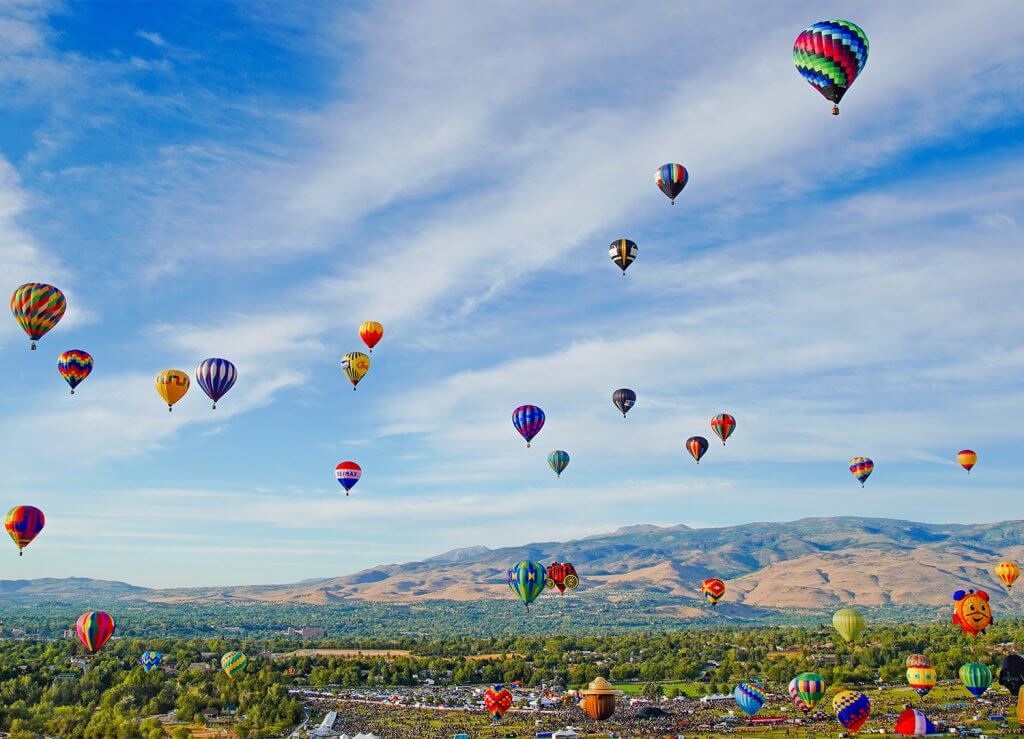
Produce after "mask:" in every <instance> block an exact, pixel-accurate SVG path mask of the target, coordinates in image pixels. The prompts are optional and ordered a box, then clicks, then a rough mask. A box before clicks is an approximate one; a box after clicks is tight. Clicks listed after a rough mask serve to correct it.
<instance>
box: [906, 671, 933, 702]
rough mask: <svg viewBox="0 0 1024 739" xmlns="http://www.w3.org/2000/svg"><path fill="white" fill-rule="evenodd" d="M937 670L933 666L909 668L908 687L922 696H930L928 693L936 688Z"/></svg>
mask: <svg viewBox="0 0 1024 739" xmlns="http://www.w3.org/2000/svg"><path fill="white" fill-rule="evenodd" d="M935 681H936V675H935V668H934V667H932V666H931V665H917V666H914V667H908V668H907V685H909V686H910V687H911V688H913V689H914V691H915V692H916V693H917V694H918V695H921V696H924V695H928V692H929V691H930V690H931V689H932V688H934V687H935Z"/></svg>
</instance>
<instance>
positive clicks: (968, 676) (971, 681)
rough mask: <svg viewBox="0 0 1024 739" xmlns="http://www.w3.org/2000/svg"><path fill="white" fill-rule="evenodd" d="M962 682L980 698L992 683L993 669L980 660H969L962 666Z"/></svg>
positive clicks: (970, 691) (968, 690) (972, 693)
mask: <svg viewBox="0 0 1024 739" xmlns="http://www.w3.org/2000/svg"><path fill="white" fill-rule="evenodd" d="M960 682H962V683H963V684H964V687H965V688H967V692H968V693H970V694H971V695H973V696H974V697H975V698H980V697H981V696H982V694H983V693H984V692H985V691H986V690H988V686H989V685H991V684H992V670H991V669H989V666H988V665H983V664H981V663H980V662H968V663H967V664H965V665H962V666H961V667H960Z"/></svg>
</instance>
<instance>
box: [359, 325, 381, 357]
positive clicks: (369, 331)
mask: <svg viewBox="0 0 1024 739" xmlns="http://www.w3.org/2000/svg"><path fill="white" fill-rule="evenodd" d="M359 338H360V339H362V340H363V343H364V344H366V347H367V348H368V349H369V350H370V351H371V352H372V351H373V347H375V346H377V343H378V342H379V341H380V340H381V339H382V338H384V327H383V326H382V325H381V324H379V323H377V322H376V321H366V322H365V323H364V324H363V325H362V326H360V327H359Z"/></svg>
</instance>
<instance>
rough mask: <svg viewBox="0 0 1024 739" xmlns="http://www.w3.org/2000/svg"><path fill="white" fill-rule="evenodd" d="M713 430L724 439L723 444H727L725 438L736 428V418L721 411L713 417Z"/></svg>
mask: <svg viewBox="0 0 1024 739" xmlns="http://www.w3.org/2000/svg"><path fill="white" fill-rule="evenodd" d="M711 430H712V431H714V432H715V434H717V435H718V438H719V439H721V440H722V446H725V440H726V439H728V438H729V437H730V436H732V432H733V431H735V430H736V419H735V418H733V417H732V416H730V415H729V414H728V413H719V414H718V415H717V416H715V417H714V418H712V419H711Z"/></svg>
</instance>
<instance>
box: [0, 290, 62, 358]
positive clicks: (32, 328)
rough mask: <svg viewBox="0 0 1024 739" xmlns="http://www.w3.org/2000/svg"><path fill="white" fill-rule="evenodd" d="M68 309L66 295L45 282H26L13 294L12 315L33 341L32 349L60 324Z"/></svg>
mask: <svg viewBox="0 0 1024 739" xmlns="http://www.w3.org/2000/svg"><path fill="white" fill-rule="evenodd" d="M67 308H68V304H67V301H66V300H65V299H64V293H62V292H61V291H60V290H58V289H57V288H55V287H54V286H53V285H47V284H46V283H45V282H26V283H25V284H24V285H21V286H20V287H19V288H18V289H16V290H15V291H14V292H13V293H12V294H11V313H13V314H14V320H15V321H17V322H18V325H19V326H21V330H22V331H24V332H25V333H26V334H28V338H29V339H31V340H32V346H31V348H32V349H35V348H36V342H37V341H39V340H40V339H41V338H43V336H45V335H46V332H47V331H49V330H50V329H51V328H53V327H54V326H56V325H57V323H59V322H60V319H61V318H63V317H64V311H66V310H67Z"/></svg>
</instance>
